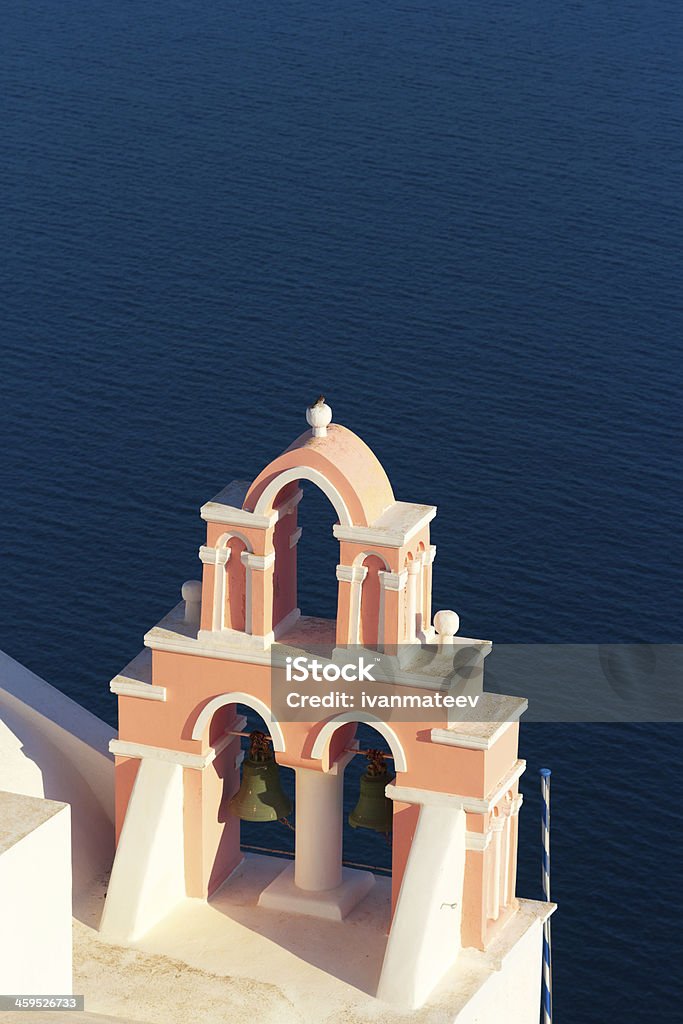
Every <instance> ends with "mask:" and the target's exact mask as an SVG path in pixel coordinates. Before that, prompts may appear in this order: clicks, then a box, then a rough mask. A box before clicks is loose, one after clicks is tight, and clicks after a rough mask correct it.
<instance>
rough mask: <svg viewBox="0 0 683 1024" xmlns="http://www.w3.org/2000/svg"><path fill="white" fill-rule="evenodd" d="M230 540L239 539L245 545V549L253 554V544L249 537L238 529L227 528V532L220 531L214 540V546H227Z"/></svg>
mask: <svg viewBox="0 0 683 1024" xmlns="http://www.w3.org/2000/svg"><path fill="white" fill-rule="evenodd" d="M231 540H241V541H242V543H243V544H244V545H245V547H246V549H247V551H248V552H249V553H250V554H253V552H254V548H253V545H252V543H251V541H250V540H249V538H248V537H247V536H246V535H245V534H243V533H240V531H239V530H229V531H228V532H227V533H222V534H221V535H220V537H219V538H218V540H217V541H216V544H215V547H216V548H224V547H227V545H228V544H229V543H230V541H231Z"/></svg>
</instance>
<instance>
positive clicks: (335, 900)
mask: <svg viewBox="0 0 683 1024" xmlns="http://www.w3.org/2000/svg"><path fill="white" fill-rule="evenodd" d="M374 884H375V876H374V875H373V874H372V873H371V872H370V871H355V870H353V869H352V868H343V870H342V883H341V885H338V886H337V888H336V889H326V890H325V891H324V892H307V891H306V890H305V889H299V887H298V886H297V885H296V884H295V882H294V865H293V864H288V865H287V867H286V868H285V870H284V871H283V872H282V873H281V874H279V875H278V876H277V878H276V879H274V881H272V882H271V883H270V885H269V886H268V888H267V889H264V890H263V892H262V893H261V895H260V896H259V901H258V905H259V907H266V908H268V909H269V910H280V911H284V912H285V913H287V914H306V915H307V916H308V917H322V918H325V919H326V920H328V921H343V920H344V918H345V917H346V915H347V914H348V913H350V911H351V910H353V908H354V907H355V906H356V904H358V903H360V901H361V900H362V899H364V897H365V896H367V894H368V893H369V892H370V890H371V889H372V887H373V885H374Z"/></svg>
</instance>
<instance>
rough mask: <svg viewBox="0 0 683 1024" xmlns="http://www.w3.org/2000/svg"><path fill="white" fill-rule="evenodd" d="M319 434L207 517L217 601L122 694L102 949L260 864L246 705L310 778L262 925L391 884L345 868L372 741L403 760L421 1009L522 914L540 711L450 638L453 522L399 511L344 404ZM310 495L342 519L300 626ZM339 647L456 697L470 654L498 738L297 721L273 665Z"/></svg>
mask: <svg viewBox="0 0 683 1024" xmlns="http://www.w3.org/2000/svg"><path fill="white" fill-rule="evenodd" d="M306 418H307V421H308V426H309V429H308V430H306V431H305V432H304V433H303V434H301V436H300V437H298V438H297V439H296V440H295V441H294V442H293V443H292V444H291V445H290V446H289V447H288V448H286V449H285V451H283V452H282V453H281V454H280V455H278V456H277V457H276V458H275V459H273V461H272V462H270V463H269V464H268V465H267V466H266V467H265V469H263V470H262V472H260V473H259V474H258V475H257V476H256V478H255V479H254V480H253V481H252V482H251V483H249V482H245V481H233V482H232V483H230V484H228V486H227V487H225V488H224V489H223V490H222V491H220V493H219V494H217V495H216V497H215V498H213V499H212V500H211V501H209V502H207V503H206V504H205V505H203V506H202V509H201V516H202V519H203V520H204V521H205V523H206V539H205V543H204V544H202V546H201V548H200V551H199V558H200V561H201V565H202V579H201V583H199V582H198V581H197V582H189V583H186V584H185V585H184V587H183V598H184V599H183V601H181V602H180V604H178V605H177V606H176V607H175V608H173V609H172V610H171V611H170V612H169V613H168V615H166V616H165V617H164V619H162V620H161V622H159V623H158V624H157V625H156V626H155V627H154V628H152V629H151V630H150V631H149V632H148V633H147V634H146V635H145V639H144V642H145V647H144V649H143V651H141V653H140V654H139V655H138V656H137V657H136V658H135V659H134V660H133V661H132V662H131V664H130V665H128V666H127V667H126V669H124V670H123V671H122V672H121V673H120V674H119V675H118V676H116V678H115V679H114V680H112V683H111V689H112V691H113V692H114V693H116V694H117V695H118V698H119V734H118V738H117V739H116V740H114V741H112V744H111V750H112V752H113V754H114V755H115V760H116V805H117V837H118V848H117V854H116V860H115V863H114V868H113V871H112V876H111V880H110V885H109V890H108V894H107V901H106V906H105V912H104V915H103V920H102V929H103V931H104V932H106V933H107V934H108V935H109V936H110V937H111V938H113V939H115V940H116V941H123V942H128V941H132V940H134V939H136V938H138V937H139V936H140V935H142V934H144V933H145V931H146V930H147V929H149V928H150V927H152V925H153V924H155V923H156V922H158V921H159V920H160V919H161V918H163V916H164V915H165V914H166V913H168V912H169V911H170V909H172V908H173V906H175V905H176V904H177V903H178V902H179V901H180V900H182V899H184V898H186V897H187V896H191V897H195V898H197V897H198V898H202V899H207V898H209V897H210V896H211V894H212V893H213V892H214V891H215V890H216V889H217V888H218V887H219V886H221V885H223V883H225V882H226V880H227V879H229V878H230V876H231V874H232V872H234V871H235V870H236V869H237V868H238V867H239V866H240V864H242V862H243V854H242V851H241V848H240V823H239V819H238V818H236V817H234V816H231V815H230V814H226V813H225V808H226V806H227V805H228V804H229V801H230V800H231V798H232V797H233V796H234V795H235V793H236V792H237V790H238V789H239V786H240V764H241V761H242V759H243V756H244V755H243V752H242V751H241V748H240V738H239V737H240V734H241V733H243V731H244V725H245V719H244V718H243V717H241V715H240V713H239V705H243V706H246V707H247V708H251V709H253V710H254V711H256V712H257V713H258V714H259V715H261V717H262V719H263V721H264V722H265V727H266V728H267V729H268V732H269V735H270V741H271V743H272V749H273V752H274V755H275V758H276V760H277V762H278V763H279V764H280V765H286V766H288V767H290V768H292V769H293V770H294V772H295V775H296V796H295V807H296V854H295V860H294V864H293V865H290V866H287V867H285V869H284V870H283V871H281V873H280V874H279V875H278V876H277V877H276V878H275V879H274V881H273V882H272V883H271V884H270V885H268V886H267V887H266V888H265V889H264V890H263V891H262V892H261V894H260V899H259V905H260V906H262V907H264V908H268V907H270V908H276V909H279V910H281V911H284V912H287V913H293V914H308V915H313V916H321V917H332V918H335V919H337V920H341V919H343V917H344V916H345V915H346V914H347V913H348V912H349V910H350V909H351V908H352V907H353V906H354V905H355V904H356V903H357V902H358V901H359V900H361V899H363V897H364V896H365V894H366V893H367V892H368V890H369V888H370V887H371V886H373V885H374V876H373V875H372V874H371V873H370V872H367V871H357V870H351V869H349V868H347V867H344V866H343V865H342V848H341V839H342V793H343V778H344V769H345V766H346V765H347V764H348V762H349V760H350V759H351V758H353V757H354V756H356V753H357V743H356V741H355V732H356V725H357V723H358V722H359V721H365V722H368V723H369V724H371V725H372V726H373V727H375V728H376V729H377V730H378V731H379V732H381V733H382V735H383V736H384V737H385V739H386V740H387V743H388V744H389V747H390V749H391V757H392V759H393V763H394V769H395V778H394V779H393V782H392V783H391V784H390V785H388V786H387V787H386V795H387V796H388V797H389V798H390V799H391V800H392V801H393V853H392V857H393V864H392V873H393V878H392V893H393V917H392V925H391V931H390V933H389V937H388V941H387V948H386V954H385V959H384V966H383V968H382V974H381V979H380V984H379V989H378V993H379V994H380V995H381V997H382V998H383V999H388V1000H389V1001H394V1002H398V1003H399V1004H400V1005H401V1006H404V1007H408V1006H419V1005H421V1004H422V1002H424V1000H425V998H426V997H427V995H428V994H429V992H431V990H432V988H433V987H434V985H435V984H436V983H437V982H438V980H439V979H440V978H441V977H442V976H443V974H444V972H445V971H447V970H448V969H449V968H450V967H452V966H453V964H454V963H455V961H456V959H457V956H458V952H459V950H460V948H461V947H463V946H473V947H476V948H479V949H482V950H483V949H486V948H487V946H488V944H489V943H490V942H491V941H492V940H493V939H494V938H495V937H496V936H497V935H499V934H500V933H501V930H502V929H504V928H505V927H506V926H507V924H508V922H510V921H512V920H513V919H514V918H515V915H516V913H517V910H518V901H517V899H516V896H515V873H516V850H517V813H518V811H519V807H520V804H521V796H520V795H519V789H518V782H519V777H520V775H521V774H522V772H523V771H524V762H522V761H520V760H518V757H517V738H518V720H519V717H520V715H521V714H522V712H523V711H524V709H525V707H526V702H525V701H523V700H520V699H517V698H512V697H503V696H500V695H489V694H485V693H484V692H483V668H484V659H485V658H486V656H487V655H488V653H489V652H490V650H491V644H490V642H489V641H485V640H476V639H472V638H468V637H460V636H458V635H457V630H458V618H457V616H456V615H455V613H452V612H448V613H446V612H441V613H439V614H437V616H436V617H435V619H434V622H433V621H432V611H431V590H432V566H433V562H434V555H435V548H434V545H433V544H432V543H431V541H430V523H431V520H432V519H433V518H434V515H435V514H436V509H435V507H434V506H433V505H425V504H414V503H411V502H405V501H399V500H397V499H396V498H395V497H394V493H393V491H392V488H391V484H390V483H389V479H388V477H387V475H386V473H385V471H384V469H383V467H382V465H381V463H380V462H379V460H378V459H377V457H376V456H375V454H374V453H373V452H372V451H371V450H370V448H369V447H368V446H367V445H366V444H365V443H364V442H363V441H362V440H361V439H360V438H359V437H357V436H356V435H355V434H354V433H352V431H350V430H348V429H347V428H346V427H343V426H341V425H339V424H334V423H332V411H331V409H330V408H329V406H327V405H326V403H325V401H324V399H319V400H318V402H316V403H314V405H313V406H311V407H310V408H309V409H308V410H307V414H306ZM304 480H305V481H309V482H311V483H313V484H315V485H316V486H318V487H319V488H320V489H321V490H322V491H323V492H324V493H325V495H326V496H327V497H328V499H329V500H330V502H331V504H332V506H333V508H334V510H335V512H336V517H337V522H336V523H334V524H333V526H332V529H333V533H334V536H335V538H336V539H337V541H338V543H339V560H338V565H337V573H336V577H337V588H338V596H337V615H336V618H335V619H334V620H330V621H327V620H323V619H316V618H315V617H306V616H303V617H302V616H301V614H300V611H299V608H298V605H297V544H298V542H299V539H300V537H301V528H300V527H299V525H298V521H297V520H298V506H299V502H300V500H301V497H302V490H301V486H300V485H301V481H304ZM321 638H322V639H324V642H325V643H326V644H327V645H328V646H329V648H330V649H334V650H335V651H339V650H340V649H345V648H349V647H355V646H361V647H367V648H372V649H379V651H380V652H381V653H382V657H385V658H390V659H393V661H394V662H395V664H396V673H397V676H398V677H400V678H401V679H402V680H404V681H406V682H407V683H410V685H411V686H413V687H415V688H417V690H420V688H422V689H423V690H426V691H429V692H432V691H433V690H434V689H435V687H436V688H438V687H439V686H440V685H441V684H442V683H443V680H441V677H440V676H439V675H438V671H437V670H438V666H439V665H443V667H444V672H445V673H446V674H445V675H444V677H443V679H446V678H447V670H448V669H449V667H450V666H451V663H452V654H453V652H454V650H457V651H458V652H460V654H461V655H462V656H463V657H465V659H466V661H467V664H468V666H469V673H468V677H467V680H468V681H467V692H468V693H469V694H475V695H477V698H478V699H479V700H480V704H479V707H480V708H481V718H480V720H478V721H472V720H468V721H460V720H457V718H456V716H454V715H453V714H451V713H448V712H446V711H443V710H435V711H434V713H433V719H432V720H430V721H424V720H423V721H419V722H409V721H404V720H400V719H397V720H396V721H393V720H392V721H381V720H379V719H378V718H375V717H374V716H373V715H372V714H368V713H364V712H355V711H354V712H344V713H339V712H337V711H331V712H329V713H325V715H324V716H323V717H319V718H317V719H316V720H313V721H308V722H305V721H300V720H298V721H285V720H278V716H277V715H276V714H275V713H274V710H273V699H272V697H273V694H272V689H271V662H272V659H273V656H274V654H275V653H277V652H278V651H279V650H280V649H281V648H282V649H285V648H286V649H287V650H290V649H291V648H296V649H298V650H300V651H301V652H303V653H305V652H306V651H308V650H309V649H310V647H311V646H312V645H315V644H318V643H320V642H321ZM439 659H441V661H440V660H439ZM392 664H393V662H392ZM425 665H427V668H425ZM435 666H436V668H435ZM448 678H450V677H448ZM440 680H441V682H440ZM444 685H445V684H444ZM447 685H449V686H456V685H457V686H460V685H461V684H460V682H456V683H448V684H447ZM458 692H460V691H458ZM463 692H464V691H463ZM278 870H279V868H278ZM444 907H448V908H450V912H449V913H448V914H444V913H443V908H444Z"/></svg>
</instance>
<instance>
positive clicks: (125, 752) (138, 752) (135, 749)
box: [109, 732, 239, 770]
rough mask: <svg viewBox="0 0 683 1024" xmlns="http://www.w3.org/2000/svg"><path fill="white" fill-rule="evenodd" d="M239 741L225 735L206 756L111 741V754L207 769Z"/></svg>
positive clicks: (142, 744) (228, 734)
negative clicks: (234, 742)
mask: <svg viewBox="0 0 683 1024" xmlns="http://www.w3.org/2000/svg"><path fill="white" fill-rule="evenodd" d="M238 739H239V736H233V735H232V734H231V733H228V732H226V733H224V734H223V736H221V737H220V739H219V740H218V742H217V743H215V744H214V745H213V746H212V747H211V748H210V749H209V750H208V751H207V752H206V754H190V753H189V752H187V751H185V750H169V749H168V748H166V747H152V746H149V744H147V743H131V742H129V741H128V740H110V742H109V752H110V753H111V754H114V756H115V757H137V758H147V757H148V758H151V759H152V760H154V761H165V762H166V763H167V764H178V765H180V766H181V768H195V769H198V770H201V769H202V768H206V767H207V766H208V765H210V764H211V763H212V762H213V761H215V760H216V758H217V757H218V755H219V754H222V753H223V751H224V750H225V748H226V747H227V746H228V744H230V743H232V742H233V741H236V740H238Z"/></svg>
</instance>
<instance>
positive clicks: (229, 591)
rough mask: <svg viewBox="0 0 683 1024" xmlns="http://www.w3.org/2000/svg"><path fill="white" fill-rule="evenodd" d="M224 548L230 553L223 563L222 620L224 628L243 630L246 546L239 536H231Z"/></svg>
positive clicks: (245, 604)
mask: <svg viewBox="0 0 683 1024" xmlns="http://www.w3.org/2000/svg"><path fill="white" fill-rule="evenodd" d="M226 548H227V550H228V551H229V552H230V554H229V556H228V561H227V562H226V565H225V606H224V609H223V621H224V625H225V628H226V629H237V630H239V631H240V632H244V631H245V630H246V627H247V567H246V566H245V564H244V562H243V560H242V555H243V554H244V553H245V552H246V551H247V550H248V548H247V545H246V543H245V542H244V541H243V540H241V539H240V538H239V537H232V538H231V539H230V540H229V541H228V543H227V545H226Z"/></svg>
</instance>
